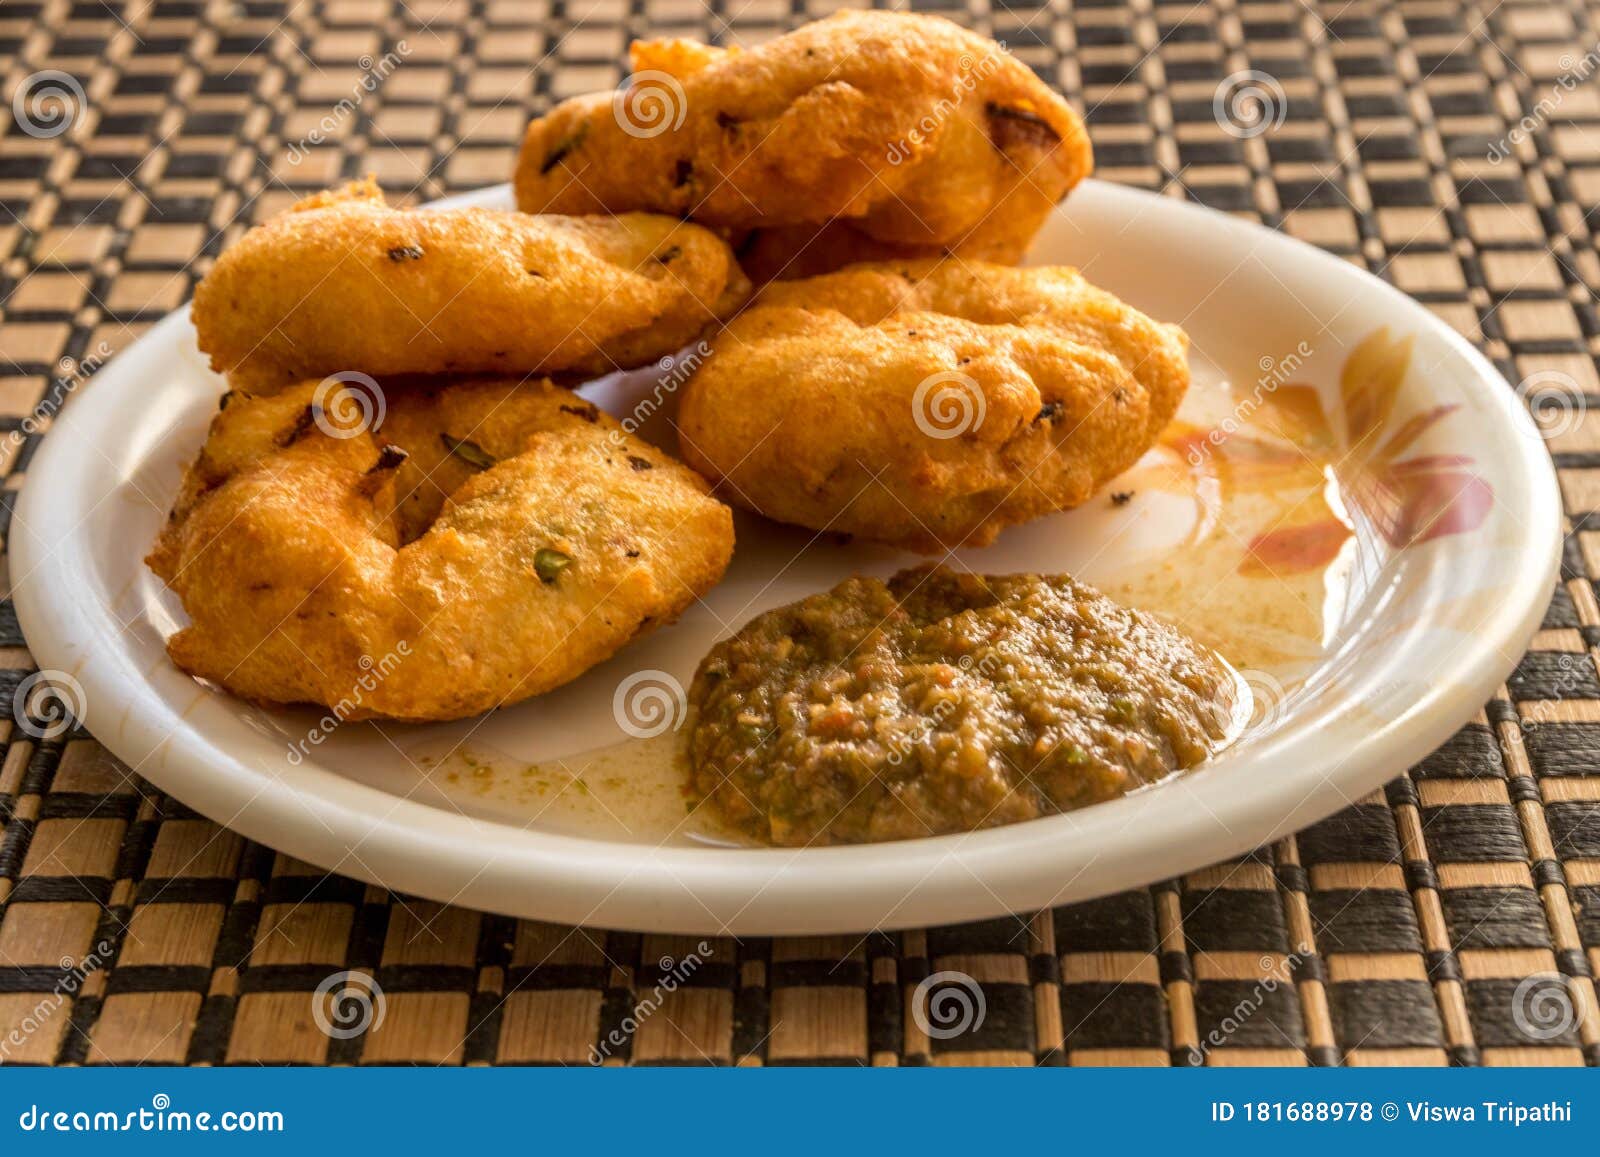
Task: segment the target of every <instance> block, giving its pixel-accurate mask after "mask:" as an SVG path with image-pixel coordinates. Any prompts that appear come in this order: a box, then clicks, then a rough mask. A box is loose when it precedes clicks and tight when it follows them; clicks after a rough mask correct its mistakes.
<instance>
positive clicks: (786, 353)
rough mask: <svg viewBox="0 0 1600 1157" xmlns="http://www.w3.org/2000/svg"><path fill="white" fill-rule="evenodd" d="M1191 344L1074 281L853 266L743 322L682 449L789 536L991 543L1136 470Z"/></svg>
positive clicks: (1176, 396)
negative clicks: (1006, 530)
mask: <svg viewBox="0 0 1600 1157" xmlns="http://www.w3.org/2000/svg"><path fill="white" fill-rule="evenodd" d="M1187 344H1188V343H1187V339H1186V338H1185V336H1184V334H1183V331H1182V330H1181V329H1179V328H1178V327H1177V326H1174V325H1165V324H1162V323H1160V322H1156V321H1152V320H1151V319H1150V318H1148V317H1146V316H1145V315H1144V314H1142V313H1140V312H1139V311H1138V310H1135V309H1133V308H1132V307H1130V306H1128V305H1126V304H1124V303H1123V302H1121V301H1119V300H1118V299H1117V298H1115V297H1113V296H1112V295H1111V294H1109V293H1107V292H1105V291H1104V290H1101V289H1096V288H1095V287H1094V286H1092V285H1090V284H1089V283H1088V282H1086V281H1085V280H1084V279H1083V278H1082V277H1081V276H1080V275H1079V274H1078V272H1077V271H1076V270H1073V269H1066V268H1037V269H1015V268H1011V267H1009V266H1000V265H985V264H981V263H972V262H965V261H948V262H944V263H938V262H930V261H924V262H911V263H905V264H869V265H859V266H852V267H850V268H848V269H845V270H841V271H839V272H837V273H831V274H826V275H824V276H821V277H815V278H811V279H809V280H804V281H787V282H773V283H772V284H770V285H768V286H767V287H766V288H765V289H763V290H762V291H761V292H760V293H759V294H758V295H757V297H756V299H755V301H754V302H753V303H752V305H751V306H750V308H748V309H746V310H745V311H744V313H742V314H740V315H739V316H738V317H737V318H735V319H734V320H733V321H732V322H731V323H730V324H729V325H728V327H727V329H726V330H724V331H723V333H722V334H721V335H720V336H719V337H718V338H717V339H716V340H715V341H714V342H713V344H712V349H711V353H710V355H709V356H707V357H706V359H705V360H704V362H703V363H702V364H701V366H700V368H699V370H698V371H697V372H696V373H695V375H694V377H693V378H691V379H690V381H689V384H688V386H687V387H686V389H685V391H684V395H683V403H682V408H681V410H680V413H679V417H678V422H679V433H680V445H681V448H682V452H683V455H684V458H685V460H686V461H687V462H688V463H689V464H690V465H691V466H693V467H695V468H696V469H697V470H699V471H700V472H701V473H703V474H705V475H706V476H707V477H709V478H711V479H713V481H716V482H718V483H719V484H721V485H720V490H721V492H722V493H723V494H725V496H726V497H727V498H728V499H729V501H733V502H738V503H740V504H742V505H745V506H748V507H749V508H750V509H753V510H755V511H757V512H758V513H761V514H765V515H767V516H768V517H770V518H775V519H777V520H779V521H780V522H791V523H796V524H798V525H800V526H807V527H811V528H813V529H816V530H830V531H840V532H843V533H848V534H854V535H858V536H860V537H862V538H867V539H873V540H876V541H880V542H887V543H893V544H896V545H900V546H905V547H909V548H911V549H916V550H927V551H932V550H936V549H939V548H941V547H947V546H956V545H959V544H963V543H968V544H973V545H982V544H984V543H987V542H990V541H991V540H993V538H994V537H995V535H996V534H998V533H999V532H1000V530H1001V529H1002V528H1003V527H1006V526H1009V525H1011V524H1013V523H1017V522H1023V521H1026V520H1028V519H1031V518H1036V517H1038V516H1040V515H1043V514H1048V513H1050V512H1052V511H1056V510H1063V509H1066V508H1068V507H1072V506H1076V505H1078V504H1079V503H1081V502H1083V501H1084V500H1085V499H1087V498H1088V497H1089V496H1090V495H1091V494H1093V493H1094V492H1095V490H1097V489H1098V488H1099V487H1100V486H1102V485H1103V484H1104V483H1106V482H1107V481H1109V480H1110V479H1111V478H1113V477H1115V476H1116V475H1117V474H1120V473H1121V472H1122V471H1124V470H1126V469H1127V468H1128V467H1130V466H1132V465H1133V463H1134V462H1136V461H1137V460H1138V459H1139V457H1140V456H1141V455H1142V454H1143V453H1144V452H1145V451H1146V450H1148V449H1149V448H1150V446H1151V445H1152V444H1153V443H1154V442H1155V439H1156V437H1157V435H1159V434H1160V432H1161V430H1162V428H1163V427H1165V426H1166V424H1167V423H1168V422H1169V421H1170V420H1171V419H1172V416H1173V414H1174V412H1176V410H1177V408H1178V403H1179V402H1180V401H1181V400H1182V398H1183V395H1184V392H1185V391H1186V390H1187V389H1188V385H1189V369H1188V364H1187V360H1186V351H1187Z"/></svg>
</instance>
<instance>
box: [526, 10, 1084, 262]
mask: <svg viewBox="0 0 1600 1157" xmlns="http://www.w3.org/2000/svg"><path fill="white" fill-rule="evenodd" d="M631 54H632V65H633V71H634V75H633V81H632V85H631V87H629V88H627V89H624V90H621V91H620V92H618V93H597V94H593V95H590V96H583V97H577V98H575V99H573V100H569V101H566V102H564V103H562V104H560V105H558V106H557V107H556V108H555V109H553V110H552V111H551V112H550V113H549V115H547V116H545V117H543V118H541V119H539V120H536V121H534V122H533V123H532V124H531V125H529V126H528V132H527V136H526V137H525V138H524V140H523V143H522V155H521V157H520V158H519V160H518V163H517V172H516V189H517V204H518V205H519V206H520V207H521V208H522V209H524V210H525V211H528V212H536V213H595V212H600V211H610V212H621V211H624V210H636V209H645V210H651V211H654V212H663V213H671V214H674V215H676V216H683V217H691V218H693V219H694V220H696V221H700V222H702V223H703V224H708V225H713V226H717V227H721V228H727V229H733V230H745V229H768V228H780V229H782V230H783V232H782V233H781V234H779V235H778V236H776V237H774V238H770V239H769V238H765V237H760V236H758V237H757V238H756V242H755V243H756V249H755V250H754V256H755V257H756V259H757V260H758V261H759V263H760V265H761V274H762V275H763V276H764V277H766V276H773V275H775V274H777V273H778V272H780V271H781V270H782V269H783V267H784V266H785V265H786V264H787V262H788V260H789V259H790V258H792V257H795V256H798V255H803V254H807V253H809V254H810V257H809V262H810V264H808V265H807V266H806V268H808V269H815V268H817V266H818V264H819V263H820V260H821V258H822V257H823V255H824V254H826V253H827V252H829V251H831V250H833V249H836V248H837V249H842V250H843V251H844V254H845V255H846V259H848V254H849V252H850V250H851V245H850V243H849V242H848V239H847V238H846V239H842V240H841V239H838V238H835V239H833V240H828V241H825V242H824V243H823V246H822V248H821V249H819V250H815V251H813V250H812V249H811V246H810V242H811V239H812V238H813V236H814V235H815V234H816V233H817V231H818V229H819V228H820V227H821V226H822V225H824V224H825V223H826V222H828V221H830V220H831V219H833V218H836V217H838V218H847V219H848V225H847V226H844V229H845V230H846V231H853V232H856V233H859V234H861V235H862V236H863V237H864V238H866V239H868V240H870V241H872V242H877V243H879V244H880V245H887V246H891V247H894V250H895V251H894V253H885V252H882V251H881V250H880V251H877V252H871V253H857V254H856V259H859V258H860V257H863V256H874V257H887V256H893V255H899V254H900V253H903V252H905V251H907V250H916V251H920V252H923V253H930V252H931V253H935V254H937V253H939V252H959V253H961V254H962V255H964V256H970V257H976V258H984V259H990V260H997V261H1015V260H1017V259H1019V258H1020V257H1021V256H1022V254H1023V252H1024V250H1026V248H1027V245H1028V242H1029V241H1030V240H1031V239H1032V237H1033V235H1034V233H1035V232H1036V231H1037V230H1038V228H1039V225H1040V223H1041V222H1042V221H1043V220H1044V218H1045V216H1046V215H1047V214H1048V213H1049V212H1050V209H1051V207H1052V206H1054V205H1055V203H1056V202H1057V201H1059V200H1060V199H1061V198H1062V197H1063V196H1065V195H1066V193H1067V191H1068V190H1070V189H1071V188H1072V186H1074V185H1075V184H1077V183H1078V182H1079V181H1080V180H1082V179H1083V178H1084V177H1085V176H1087V175H1088V173H1089V170H1090V169H1091V168H1092V167H1093V158H1092V155H1091V152H1090V147H1089V138H1088V135H1087V134H1086V133H1085V132H1084V128H1083V123H1082V122H1081V121H1080V120H1079V119H1078V117H1077V115H1076V114H1075V113H1074V112H1073V111H1072V109H1071V108H1070V107H1068V105H1067V104H1066V102H1065V101H1063V100H1062V99H1061V98H1060V97H1059V96H1057V95H1056V94H1055V93H1054V92H1052V91H1051V90H1050V88H1049V87H1048V86H1047V85H1046V84H1045V83H1044V82H1043V81H1041V80H1040V79H1039V78H1038V77H1037V76H1035V75H1034V73H1033V71H1032V70H1031V69H1029V68H1028V67H1027V66H1026V65H1025V64H1023V63H1021V62H1020V61H1018V60H1016V59H1015V58H1013V57H1011V56H1009V55H1008V54H1007V53H1006V52H1005V50H1004V49H1003V48H1001V47H1000V46H999V45H998V44H995V43H994V42H993V41H990V40H986V39H984V38H983V37H981V36H977V35H975V34H973V33H971V32H968V31H966V30H965V29H963V28H961V27H959V26H957V25H955V24H953V23H951V22H950V21H948V20H945V19H943V18H941V17H935V16H924V15H912V14H908V13H896V12H857V11H846V12H840V13H837V14H836V15H834V16H831V17H829V18H828V19H826V20H820V21H817V22H816V23H814V24H807V25H805V26H804V27H802V28H800V29H798V30H797V31H795V32H792V33H790V34H788V35H787V36H781V37H779V38H778V39H776V40H773V41H770V42H768V43H767V44H764V45H762V46H760V47H759V48H755V49H753V50H751V51H749V52H739V51H733V50H723V49H719V48H711V47H708V46H706V45H703V44H698V43H695V42H693V41H686V40H655V41H644V42H639V43H635V44H634V45H633V48H632V53H631ZM790 227H792V228H790Z"/></svg>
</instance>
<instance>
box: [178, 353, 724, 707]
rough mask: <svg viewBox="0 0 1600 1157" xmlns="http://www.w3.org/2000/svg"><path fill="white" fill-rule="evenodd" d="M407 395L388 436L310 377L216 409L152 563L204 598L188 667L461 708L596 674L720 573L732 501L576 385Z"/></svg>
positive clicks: (249, 683) (266, 685)
mask: <svg viewBox="0 0 1600 1157" xmlns="http://www.w3.org/2000/svg"><path fill="white" fill-rule="evenodd" d="M319 390H320V391H321V393H320V395H319ZM386 401H387V416H386V418H385V419H384V421H383V423H382V425H381V426H380V427H379V429H378V431H377V432H376V433H375V434H374V433H372V432H371V431H369V430H366V429H364V428H360V427H356V428H354V429H349V428H345V427H343V426H342V425H340V424H339V422H338V420H337V419H339V418H340V417H341V416H342V414H341V411H344V410H345V409H346V408H347V407H348V406H349V405H350V404H351V402H350V399H349V398H348V397H347V396H345V395H344V394H342V393H332V394H330V393H329V392H328V391H327V390H326V389H325V388H324V387H320V386H319V385H318V384H317V383H310V382H308V383H304V384H301V385H299V386H295V387H293V388H291V389H289V390H286V391H284V392H282V393H280V394H278V395H275V396H272V397H254V398H252V397H245V396H238V395H235V396H234V397H233V400H232V401H231V404H229V405H227V406H226V407H225V408H224V409H223V410H222V411H221V412H220V413H219V414H218V415H217V416H216V418H215V419H214V421H213V422H212V427H211V432H210V435H209V437H208V438H207V440H206V444H205V447H204V448H203V449H202V450H201V452H200V456H199V458H198V459H197V460H196V462H195V463H194V465H193V466H191V467H190V469H189V472H188V475H187V477H186V479H185V482H184V486H183V490H182V493H181V494H180V496H179V499H178V503H177V506H176V508H175V509H174V511H173V514H172V518H171V520H170V522H169V523H168V525H167V527H166V528H165V530H163V531H162V534H161V536H160V538H159V539H158V540H157V542H156V545H155V548H154V550H153V551H152V553H151V554H150V557H149V558H148V559H147V562H148V563H149V565H150V567H151V569H152V570H154V571H155V572H156V574H158V575H160V576H161V578H162V579H163V580H165V582H166V583H167V585H168V586H169V587H170V588H171V589H172V590H173V591H174V592H176V594H177V595H178V597H179V598H180V599H181V600H182V602H183V605H184V609H185V610H186V611H187V612H188V614H189V619H190V625H189V626H187V627H185V628H184V629H183V630H181V631H179V632H178V633H177V634H175V635H173V636H172V638H171V639H170V640H169V641H168V644H167V649H168V652H169V653H170V654H171V656H172V658H173V661H174V662H176V663H177V664H178V666H180V667H182V668H183V669H184V670H185V671H188V672H189V673H190V674H193V675H196V676H199V677H201V678H205V679H209V680H212V681H213V682H216V683H219V684H221V685H222V686H223V687H225V688H227V689H228V690H229V691H232V692H233V693H234V694H236V695H239V696H241V697H242V698H245V699H249V700H253V701H257V702H264V703H320V704H326V705H329V706H333V705H338V704H343V705H345V708H347V710H345V714H344V717H346V718H351V717H365V716H384V717H390V718H397V719H410V720H435V719H455V718H460V717H462V716H466V715H473V714H476V713H478V712H481V711H485V710H488V709H489V708H492V707H498V706H501V705H504V704H507V703H513V702H516V701H517V700H520V699H524V698H527V697H528V696H530V695H537V694H539V693H540V692H543V691H548V690H550V689H551V688H553V687H557V686H559V685H560V684H562V683H565V682H567V681H569V680H571V679H573V678H575V677H576V676H578V675H580V674H582V673H583V672H584V671H586V670H588V669H589V668H590V667H592V666H594V665H595V664H596V663H598V662H600V661H601V660H603V659H605V658H607V657H609V656H610V655H611V654H612V653H614V652H615V651H616V650H617V649H618V648H620V647H621V646H623V645H624V644H625V643H627V642H628V640H629V639H631V638H633V637H634V636H635V635H637V634H639V633H640V632H641V631H644V630H647V629H649V628H650V627H653V626H656V625H659V624H661V623H663V622H668V621H671V620H672V619H673V618H675V617H676V616H677V615H679V614H680V613H681V612H682V611H683V610H684V609H685V608H686V607H688V606H689V605H690V604H691V603H692V602H693V601H694V599H695V598H696V597H697V596H698V595H700V594H702V593H704V592H705V591H707V590H709V589H710V588H711V587H712V586H713V585H714V584H715V583H716V582H717V580H718V579H720V578H721V577H722V572H723V570H724V569H725V567H726V566H727V563H728V559H729V557H730V556H731V554H732V551H733V521H732V516H731V512H730V511H729V510H728V508H727V507H726V506H724V505H723V504H722V503H720V502H718V501H716V500H715V499H714V498H712V497H711V496H710V495H709V494H708V492H707V487H706V485H705V483H704V482H703V481H702V480H701V479H700V478H699V477H698V476H697V475H695V474H694V473H693V472H692V471H690V470H689V469H688V468H686V467H685V466H683V465H682V464H681V463H679V462H677V461H675V460H674V459H672V458H671V457H670V456H668V455H667V454H664V453H663V452H662V451H660V450H658V449H656V448H655V447H653V446H650V445H647V444H646V443H644V442H642V441H640V440H638V439H636V438H634V437H632V436H631V435H629V434H627V433H626V432H624V431H623V430H622V428H621V427H620V426H619V425H618V424H617V423H616V422H615V421H614V420H612V419H611V418H609V417H607V416H606V415H604V414H600V413H598V412H597V411H595V410H594V408H593V407H592V406H590V405H589V404H588V403H586V402H584V401H583V400H582V399H581V398H578V397H577V396H576V395H575V394H573V393H571V392H570V391H567V390H564V389H561V388H559V387H557V386H554V385H552V384H550V383H549V382H534V383H525V384H520V385H519V384H516V383H487V384H485V383H473V384H466V385H446V386H442V387H438V388H434V389H425V388H420V387H419V388H416V389H408V390H405V391H400V390H398V389H396V390H390V391H388V397H387V399H386ZM640 461H642V462H646V463H648V465H649V469H640V468H639V467H638V465H637V462H640ZM395 655H399V656H403V658H401V659H400V660H399V661H397V662H393V663H392V664H391V663H382V664H381V666H382V669H383V670H384V671H385V675H384V677H383V678H382V679H374V678H373V677H372V675H371V672H372V669H373V665H374V664H375V663H379V662H380V660H382V659H383V658H384V657H386V656H388V657H392V656H395ZM391 666H392V669H390V668H391ZM369 684H370V686H369Z"/></svg>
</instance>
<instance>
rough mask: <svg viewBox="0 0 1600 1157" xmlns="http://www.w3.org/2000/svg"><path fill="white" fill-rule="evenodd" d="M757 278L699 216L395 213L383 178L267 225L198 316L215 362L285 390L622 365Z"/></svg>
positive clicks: (244, 384) (218, 273)
mask: <svg viewBox="0 0 1600 1157" xmlns="http://www.w3.org/2000/svg"><path fill="white" fill-rule="evenodd" d="M748 292H749V283H748V281H747V280H746V278H745V276H744V274H743V273H741V272H740V270H739V267H738V264H737V263H736V262H735V261H734V259H733V255H732V253H731V251H730V250H729V249H728V246H727V245H726V244H725V243H724V242H723V241H722V240H721V239H720V238H718V237H717V236H715V235H714V234H712V233H710V232H708V231H707V230H705V229H701V228H699V227H698V226H695V225H689V224H685V223H683V222H680V221H675V220H671V219H669V218H666V217H658V216H651V215H647V214H643V213H629V214H625V215H623V216H620V217H614V218H613V217H588V218H577V217H557V216H544V217H532V216H528V215H526V214H523V213H515V212H510V211H502V210H495V209H481V208H478V209H437V210H428V209H421V210H417V209H412V210H401V209H391V208H389V207H388V206H387V205H386V204H385V203H384V198H383V193H382V192H381V191H380V190H379V189H378V187H377V185H375V184H374V183H373V182H371V181H370V180H368V181H358V182H354V183H352V184H350V185H349V186H347V187H345V188H344V189H341V190H338V191H334V192H329V193H323V194H319V195H317V196H315V197H311V198H308V199H307V200H305V201H302V202H300V203H299V204H297V205H295V206H294V207H293V208H292V209H290V210H289V211H288V212H286V213H284V214H282V215H281V216H279V217H276V218H274V219H273V220H271V221H269V222H267V223H266V224H264V225H260V226H258V227H256V228H254V229H251V230H250V231H249V232H248V233H246V234H245V235H244V236H243V237H242V238H240V239H239V241H238V242H237V243H236V244H235V245H233V246H231V247H230V248H229V249H227V250H226V251H225V252H224V253H223V254H222V256H221V257H220V258H218V260H217V263H216V265H215V267H214V268H213V269H212V270H211V272H210V273H209V274H208V275H207V276H206V277H205V279H204V280H202V281H201V282H200V284H199V286H198V287H197V288H196V290H195V295H194V311H193V318H194V324H195V329H196V330H197V331H198V334H199V340H200V348H201V350H202V351H204V352H205V353H207V354H209V355H210V356H211V368H212V369H214V370H217V371H219V372H221V373H225V374H227V375H228V376H229V379H230V381H231V383H232V384H233V386H234V387H235V388H236V389H243V390H248V391H250V392H254V393H270V392H271V391H272V390H275V389H281V388H283V387H285V386H287V385H290V384H293V383H295V382H298V381H301V380H303V379H306V378H320V377H322V376H324V375H327V374H333V373H338V372H340V371H343V370H359V371H361V372H364V373H369V374H380V375H381V374H408V373H417V374H423V373H436V374H470V373H481V374H533V373H539V374H546V373H553V372H556V371H558V370H572V371H581V372H585V373H606V372H609V371H611V370H614V369H618V368H626V367H631V366H636V365H641V364H643V363H645V362H648V361H651V360H653V359H655V358H657V357H660V356H662V355H663V354H668V353H671V352H672V351H674V350H676V349H678V348H680V347H681V346H682V345H684V344H685V343H686V342H688V341H690V340H691V339H692V338H693V337H694V336H695V335H696V334H698V333H699V332H700V331H701V330H702V329H703V328H704V327H705V326H706V325H707V324H708V323H710V322H713V321H715V320H717V319H718V318H721V317H725V316H727V315H728V314H729V313H730V312H731V311H732V310H733V309H735V308H737V306H738V305H739V304H740V303H741V302H742V301H743V300H744V298H745V296H746V295H747V294H748Z"/></svg>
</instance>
